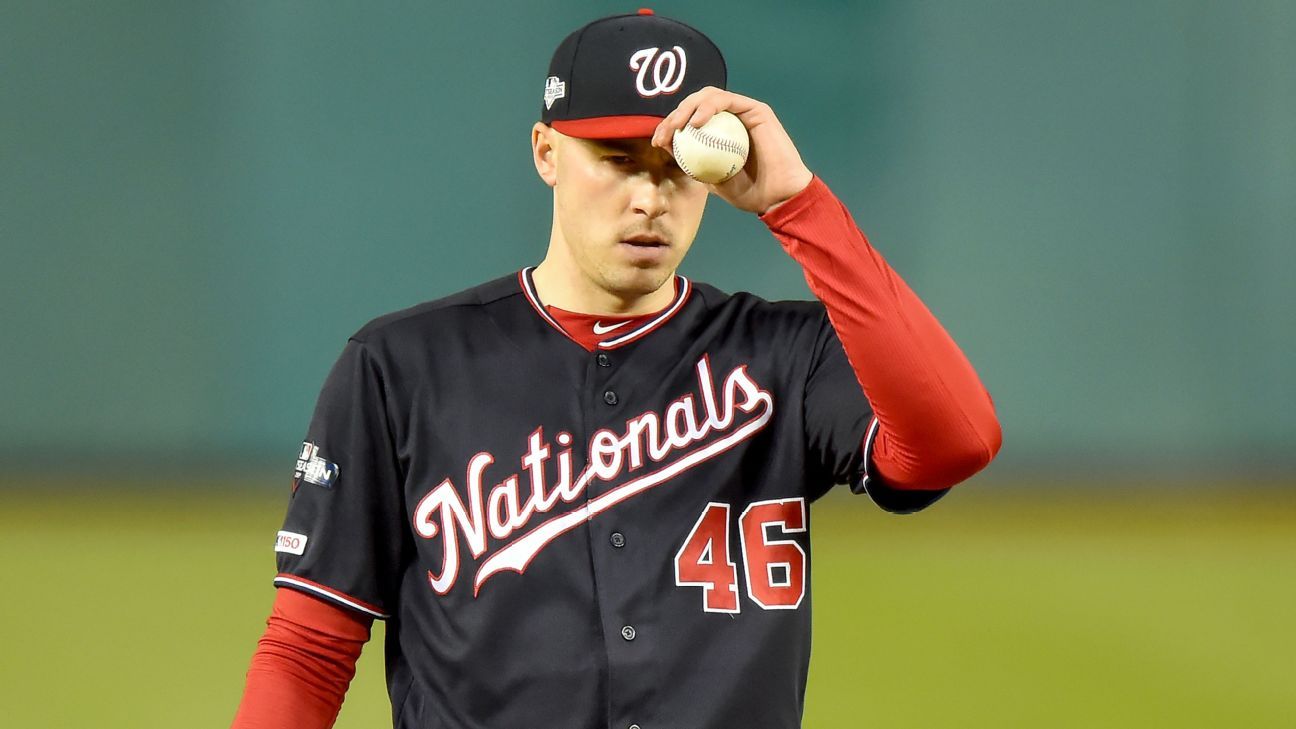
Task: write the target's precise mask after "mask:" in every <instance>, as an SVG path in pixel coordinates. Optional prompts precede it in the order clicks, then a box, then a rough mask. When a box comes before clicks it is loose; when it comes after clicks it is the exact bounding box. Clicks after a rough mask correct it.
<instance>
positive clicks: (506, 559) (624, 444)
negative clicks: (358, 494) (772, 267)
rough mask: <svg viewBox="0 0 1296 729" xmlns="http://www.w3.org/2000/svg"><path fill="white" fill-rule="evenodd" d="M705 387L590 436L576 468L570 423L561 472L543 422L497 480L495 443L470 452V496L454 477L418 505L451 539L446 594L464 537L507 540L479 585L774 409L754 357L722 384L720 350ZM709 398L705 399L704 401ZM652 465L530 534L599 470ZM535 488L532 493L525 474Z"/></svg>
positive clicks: (761, 421)
mask: <svg viewBox="0 0 1296 729" xmlns="http://www.w3.org/2000/svg"><path fill="white" fill-rule="evenodd" d="M696 373H697V384H698V392H697V396H696V397H695V396H694V394H693V393H689V394H685V395H683V396H681V397H679V398H677V399H676V400H674V401H673V402H671V403H670V404H669V405H667V406H666V408H665V409H664V410H662V411H661V412H655V411H652V410H650V411H648V412H645V413H643V414H642V415H638V416H635V417H633V418H631V419H629V420H627V421H626V424H625V429H624V431H622V432H619V433H618V432H615V431H612V430H609V429H606V428H605V429H602V430H598V431H596V432H595V433H594V434H592V435H591V436H590V439H589V443H588V448H587V451H586V452H587V453H588V463H587V465H586V466H585V467H584V468H583V469H582V470H581V471H580V473H577V474H574V475H573V473H572V453H571V448H570V446H571V444H572V437H571V435H570V434H569V433H566V432H560V433H558V435H557V437H556V438H555V439H554V440H555V442H556V443H557V444H558V445H559V446H561V447H563V449H562V450H560V451H558V453H557V456H556V460H557V468H556V469H555V470H556V471H557V473H556V476H555V477H554V478H553V479H552V481H551V479H550V473H549V471H550V469H549V468H548V462H549V460H550V458H551V457H553V456H554V453H553V448H552V446H551V444H550V443H549V442H548V441H547V440H546V439H545V436H544V431H543V429H542V428H537V429H535V430H534V431H533V432H532V433H531V435H530V437H528V438H527V451H526V453H525V454H524V455H523V456H522V461H521V465H522V468H521V469H520V471H519V472H516V473H512V474H509V475H508V477H507V478H504V479H503V480H501V481H498V482H496V483H495V484H494V485H493V486H491V488H490V491H489V493H487V491H486V486H485V484H486V483H487V481H488V479H487V477H486V469H487V468H489V467H490V466H491V465H492V464H494V463H495V457H494V456H493V455H491V454H490V453H488V452H486V451H482V452H479V453H477V454H476V455H474V456H473V457H472V458H471V459H469V461H468V467H467V470H466V472H465V481H464V483H465V484H466V486H467V488H466V493H467V503H465V501H464V498H463V497H462V496H461V495H460V492H459V490H458V489H457V488H455V485H454V482H453V481H451V480H450V479H449V478H447V479H445V480H444V481H442V482H441V483H440V484H439V485H438V486H437V487H436V488H434V489H432V490H431V491H430V492H428V493H427V495H425V496H424V497H423V498H422V499H421V500H420V501H419V503H418V506H417V507H416V508H415V510H414V519H413V520H414V531H415V533H417V534H418V535H419V536H420V537H422V538H424V539H437V538H440V539H441V547H442V550H441V553H442V555H443V556H442V564H441V569H440V571H435V572H434V571H432V570H428V583H429V584H430V585H431V586H432V589H433V590H434V591H436V592H437V594H440V595H445V594H447V593H449V591H450V590H451V588H453V587H454V584H455V581H456V580H457V579H458V576H459V568H460V560H461V558H460V551H459V550H460V537H461V536H462V541H463V542H464V544H465V545H466V547H467V549H468V551H469V552H470V553H471V554H472V557H473V558H474V559H476V558H478V557H481V556H482V555H483V554H485V553H486V551H487V547H488V544H487V537H488V536H490V537H493V538H494V539H495V540H496V541H497V543H500V542H502V544H499V546H497V547H496V548H495V549H494V551H493V553H492V554H491V555H490V556H489V557H487V558H486V559H485V560H483V561H482V562H481V564H480V565H479V566H478V568H477V575H476V577H475V578H474V579H473V594H474V595H476V594H478V593H479V592H480V591H481V586H482V585H483V584H484V583H485V582H486V580H488V579H490V578H491V577H492V576H494V575H496V574H499V573H500V572H504V571H513V572H517V573H519V574H521V573H523V572H525V571H526V568H527V565H529V564H530V563H531V561H532V560H533V559H535V556H536V555H537V554H539V553H540V551H541V550H542V549H544V548H545V546H546V545H548V544H549V543H550V542H551V541H553V540H554V539H555V538H557V537H558V536H560V535H562V534H564V533H566V532H568V531H571V530H572V529H575V528H576V527H577V526H579V525H580V524H581V523H582V522H584V521H588V520H590V519H592V518H594V517H595V516H597V515H598V514H601V513H603V512H605V511H607V510H608V509H611V508H612V507H613V506H616V505H617V504H619V503H621V502H622V501H625V500H626V499H629V498H632V497H634V496H637V495H639V494H642V493H644V492H645V491H648V490H649V489H652V488H654V487H656V486H659V485H661V484H663V483H665V482H666V481H669V480H670V479H671V478H674V477H675V476H676V475H678V474H680V473H682V472H684V471H686V470H688V469H690V468H693V467H694V466H696V465H698V464H700V463H703V462H705V461H707V460H708V459H711V458H714V457H715V456H718V455H720V454H721V453H724V452H725V451H727V450H729V449H730V448H732V447H734V446H735V445H737V444H738V443H740V442H742V441H744V440H746V439H748V438H751V437H752V436H754V435H755V434H756V433H758V432H760V430H761V429H762V428H764V427H765V425H766V424H768V423H769V421H770V418H771V417H772V416H773V414H774V397H773V395H771V394H770V393H769V392H768V391H766V390H765V389H763V388H762V387H761V386H760V385H759V384H757V382H756V381H755V380H754V379H752V377H751V375H750V374H749V373H748V372H747V366H746V365H742V366H740V367H736V368H734V370H733V371H731V372H730V373H729V374H728V375H726V376H725V377H724V378H723V381H722V382H721V383H720V384H719V385H718V386H717V384H716V381H715V380H714V379H713V378H712V374H711V363H710V360H709V359H708V358H707V357H706V356H703V357H702V358H701V359H700V360H698V362H697V366H696ZM699 400H701V402H698V401H699ZM650 465H651V466H655V468H652V469H651V470H648V471H646V472H645V473H643V474H641V475H639V476H637V477H635V478H632V479H630V480H628V481H626V482H624V483H621V484H619V485H617V486H616V487H614V488H612V489H609V490H608V491H607V492H605V493H603V494H600V495H599V496H597V497H595V498H593V499H588V500H585V501H584V502H583V503H581V505H580V506H578V507H576V508H574V509H571V510H568V511H566V512H563V513H561V514H558V515H555V516H553V517H550V518H548V519H545V520H543V521H541V522H540V523H539V524H538V525H536V526H534V527H532V528H531V529H530V530H529V531H527V532H526V533H525V534H523V535H521V536H519V537H516V538H514V534H516V533H517V532H518V531H520V530H521V529H523V528H524V527H526V526H527V525H528V524H529V523H530V522H531V519H532V517H534V516H536V515H537V514H547V513H549V512H550V511H551V510H553V509H554V508H555V507H556V506H557V505H558V503H559V502H564V503H571V502H573V501H576V500H577V499H580V498H582V497H584V495H585V491H586V489H587V488H588V487H589V484H590V482H591V481H592V480H593V479H599V480H601V481H605V482H606V481H612V480H613V479H615V478H617V477H618V476H620V475H621V474H622V473H623V472H634V471H636V470H639V469H641V468H644V467H645V466H650ZM524 481H525V482H526V483H527V485H528V486H529V488H530V493H529V494H527V495H526V497H525V498H523V495H522V483H523V482H524Z"/></svg>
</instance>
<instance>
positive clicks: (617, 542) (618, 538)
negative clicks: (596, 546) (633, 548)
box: [608, 532, 625, 549]
mask: <svg viewBox="0 0 1296 729" xmlns="http://www.w3.org/2000/svg"><path fill="white" fill-rule="evenodd" d="M608 541H609V542H612V546H614V547H616V548H617V549H620V548H622V547H624V546H625V535H624V534H622V533H621V532H612V536H610V537H608Z"/></svg>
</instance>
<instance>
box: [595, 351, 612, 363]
mask: <svg viewBox="0 0 1296 729" xmlns="http://www.w3.org/2000/svg"><path fill="white" fill-rule="evenodd" d="M595 360H596V361H597V362H598V366H599V367H611V366H612V358H611V357H608V356H607V355H606V354H603V353H602V352H599V353H598V357H596V358H595Z"/></svg>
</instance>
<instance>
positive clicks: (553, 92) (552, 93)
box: [544, 76, 567, 109]
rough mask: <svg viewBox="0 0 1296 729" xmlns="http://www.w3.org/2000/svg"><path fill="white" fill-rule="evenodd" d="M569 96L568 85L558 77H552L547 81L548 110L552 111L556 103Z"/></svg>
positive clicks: (546, 98)
mask: <svg viewBox="0 0 1296 729" xmlns="http://www.w3.org/2000/svg"><path fill="white" fill-rule="evenodd" d="M566 95H567V84H565V83H563V82H562V79H560V78H558V77H557V76H550V77H549V78H547V79H545V90H544V104H545V108H546V109H552V108H553V105H554V102H555V101H557V100H559V99H561V98H562V97H564V96H566Z"/></svg>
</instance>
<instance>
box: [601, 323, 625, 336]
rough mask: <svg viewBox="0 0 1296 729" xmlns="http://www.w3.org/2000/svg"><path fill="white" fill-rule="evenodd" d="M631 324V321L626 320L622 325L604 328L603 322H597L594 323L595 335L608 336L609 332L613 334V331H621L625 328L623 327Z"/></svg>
mask: <svg viewBox="0 0 1296 729" xmlns="http://www.w3.org/2000/svg"><path fill="white" fill-rule="evenodd" d="M629 323H630V321H629V320H626V321H623V322H621V323H620V324H613V325H611V326H606V327H605V326H603V322H601V321H596V322H594V333H595V334H598V335H599V336H602V335H604V334H607V333H608V332H611V331H615V330H617V329H620V328H621V327H623V326H625V325H626V324H629Z"/></svg>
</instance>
